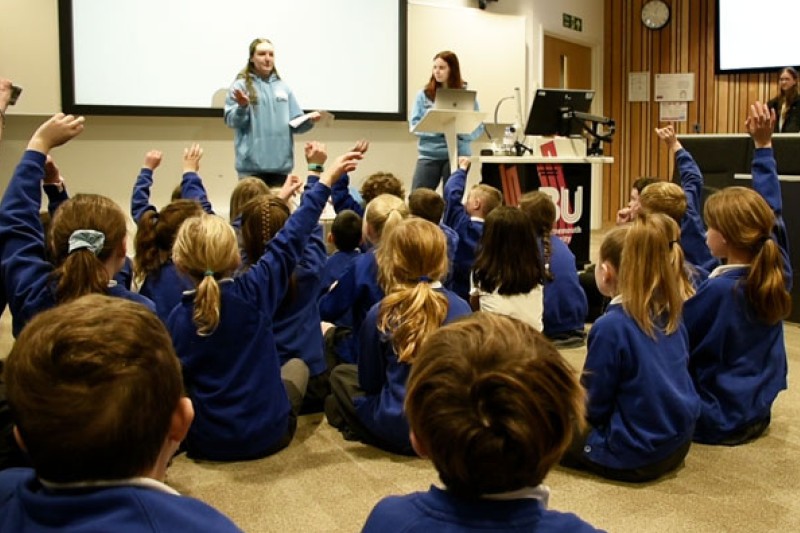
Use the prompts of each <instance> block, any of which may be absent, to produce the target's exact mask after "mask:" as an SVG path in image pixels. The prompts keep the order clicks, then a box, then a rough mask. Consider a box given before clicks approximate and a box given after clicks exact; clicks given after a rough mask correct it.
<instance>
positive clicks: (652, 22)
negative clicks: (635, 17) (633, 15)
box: [642, 0, 669, 30]
mask: <svg viewBox="0 0 800 533" xmlns="http://www.w3.org/2000/svg"><path fill="white" fill-rule="evenodd" d="M667 22H669V4H667V3H666V2H664V1H663V0H650V1H649V2H647V3H646V4H645V5H643V6H642V24H644V25H645V26H646V27H647V28H649V29H651V30H660V29H661V28H663V27H664V26H666V25H667Z"/></svg>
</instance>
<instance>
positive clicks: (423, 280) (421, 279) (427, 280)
mask: <svg viewBox="0 0 800 533" xmlns="http://www.w3.org/2000/svg"><path fill="white" fill-rule="evenodd" d="M417 281H419V282H420V283H430V282H431V278H429V277H428V276H420V277H419V278H417Z"/></svg>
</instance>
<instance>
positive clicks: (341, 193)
mask: <svg viewBox="0 0 800 533" xmlns="http://www.w3.org/2000/svg"><path fill="white" fill-rule="evenodd" d="M367 150H369V141H367V140H365V139H361V140H359V141H358V142H356V144H355V146H353V148H352V149H351V151H353V152H360V153H361V154H365V153H366V152H367ZM331 201H332V202H333V210H334V211H335V212H336V214H337V215H338V214H339V213H341V212H342V211H344V210H345V209H349V210H351V211H355V212H356V213H357V214H358V216H360V217H363V216H364V207H363V206H362V205H361V204H360V203H358V202H357V201H356V200H355V198H353V195H351V194H350V176H349V175H347V174H345V175H344V176H342V177H341V179H339V181H338V182H336V184H335V185H334V186H333V188H332V189H331Z"/></svg>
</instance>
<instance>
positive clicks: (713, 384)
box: [684, 148, 792, 444]
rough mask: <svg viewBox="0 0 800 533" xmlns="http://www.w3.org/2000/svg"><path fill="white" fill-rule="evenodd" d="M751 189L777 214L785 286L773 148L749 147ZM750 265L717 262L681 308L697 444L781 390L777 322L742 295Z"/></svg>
mask: <svg viewBox="0 0 800 533" xmlns="http://www.w3.org/2000/svg"><path fill="white" fill-rule="evenodd" d="M753 188H754V189H755V190H756V191H757V192H758V193H759V194H761V196H763V197H764V199H765V200H766V201H767V203H768V204H769V205H770V207H771V208H772V210H773V211H774V212H775V216H776V224H775V227H774V228H773V233H772V238H773V239H775V241H776V242H777V243H778V246H779V247H780V249H781V253H782V255H783V266H784V275H785V276H786V283H787V288H789V287H790V285H791V280H792V268H791V264H790V262H789V252H788V237H787V235H786V227H785V225H784V222H783V218H782V217H781V212H782V199H781V191H780V183H779V182H778V174H777V168H776V164H775V159H774V157H773V154H772V149H771V148H759V149H756V151H755V153H754V156H753ZM748 269H749V266H748V265H727V266H721V267H718V268H717V269H715V270H714V271H713V272H712V273H711V275H710V276H709V279H708V280H707V281H705V282H704V283H702V284H701V285H700V287H699V288H698V290H697V293H696V294H695V295H694V296H693V297H692V298H690V299H689V300H688V301H687V302H686V305H685V306H684V321H685V323H686V328H687V329H688V331H689V345H690V347H691V357H690V359H689V370H690V372H691V375H692V379H693V380H694V384H695V387H696V388H697V392H698V393H699V394H700V400H701V405H702V410H701V413H700V418H699V419H698V421H697V429H696V430H695V435H694V438H695V441H697V442H704V443H708V444H715V443H718V442H721V441H723V440H725V439H726V437H728V436H730V435H732V434H735V433H737V431H738V430H740V429H743V428H745V427H747V426H749V425H751V424H754V423H757V422H759V421H762V420H764V419H766V417H768V416H770V411H771V409H772V403H773V402H774V401H775V398H776V397H777V395H778V393H779V392H780V391H782V390H783V389H785V388H786V371H787V365H786V345H785V342H784V338H783V321H781V322H778V323H777V324H772V325H769V324H765V323H763V322H762V321H760V320H759V319H758V317H757V316H754V311H753V309H752V307H751V306H750V304H749V303H748V302H747V300H746V298H745V293H744V291H745V281H746V278H747V271H748Z"/></svg>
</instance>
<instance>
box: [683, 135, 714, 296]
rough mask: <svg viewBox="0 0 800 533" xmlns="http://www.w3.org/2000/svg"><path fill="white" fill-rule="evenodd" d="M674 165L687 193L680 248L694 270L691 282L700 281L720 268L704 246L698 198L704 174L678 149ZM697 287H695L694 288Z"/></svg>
mask: <svg viewBox="0 0 800 533" xmlns="http://www.w3.org/2000/svg"><path fill="white" fill-rule="evenodd" d="M675 163H676V164H677V165H678V172H679V173H680V176H681V187H683V192H684V194H686V213H685V214H684V215H683V218H681V248H683V253H684V255H685V256H686V261H688V262H689V263H690V264H692V265H694V266H695V267H698V268H697V274H696V276H694V277H693V281H696V280H699V281H702V280H704V279H705V278H707V277H708V272H709V271H710V270H712V269H713V268H715V267H716V266H717V265H719V261H718V260H717V259H716V258H715V257H714V256H713V255H711V252H710V251H709V249H708V246H707V245H706V230H705V225H704V224H703V214H702V213H701V212H700V199H701V198H702V197H703V174H702V173H701V172H700V167H698V166H697V163H695V161H694V158H693V157H692V154H690V153H689V152H687V151H686V150H684V149H683V148H681V149H680V150H678V151H677V152H675ZM695 288H696V285H695Z"/></svg>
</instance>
